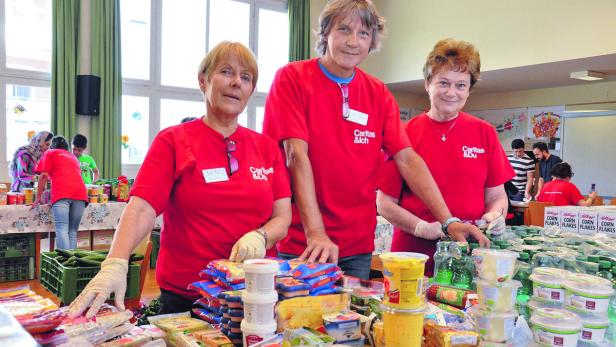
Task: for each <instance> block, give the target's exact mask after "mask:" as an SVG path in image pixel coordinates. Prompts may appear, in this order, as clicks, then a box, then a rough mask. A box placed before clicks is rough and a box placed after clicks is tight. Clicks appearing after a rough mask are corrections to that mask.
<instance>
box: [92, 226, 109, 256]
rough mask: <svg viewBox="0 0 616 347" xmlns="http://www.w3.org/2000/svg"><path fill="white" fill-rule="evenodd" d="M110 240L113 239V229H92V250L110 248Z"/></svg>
mask: <svg viewBox="0 0 616 347" xmlns="http://www.w3.org/2000/svg"><path fill="white" fill-rule="evenodd" d="M111 240H113V230H94V231H92V250H94V251H99V250H108V249H109V248H111Z"/></svg>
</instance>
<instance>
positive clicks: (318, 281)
mask: <svg viewBox="0 0 616 347" xmlns="http://www.w3.org/2000/svg"><path fill="white" fill-rule="evenodd" d="M341 276H342V271H336V272H331V273H328V274H326V275H321V276H319V277H314V278H308V279H305V280H304V282H306V283H307V284H308V285H310V288H312V289H316V288H319V287H322V286H324V285H326V284H329V283H334V282H336V281H337V280H338V279H339V278H340V277H341Z"/></svg>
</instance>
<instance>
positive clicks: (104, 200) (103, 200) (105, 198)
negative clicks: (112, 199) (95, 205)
mask: <svg viewBox="0 0 616 347" xmlns="http://www.w3.org/2000/svg"><path fill="white" fill-rule="evenodd" d="M98 200H99V201H98V202H100V203H101V204H106V203H108V202H109V197H108V196H107V194H101V195H99V196H98Z"/></svg>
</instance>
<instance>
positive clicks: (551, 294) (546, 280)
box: [529, 267, 571, 303]
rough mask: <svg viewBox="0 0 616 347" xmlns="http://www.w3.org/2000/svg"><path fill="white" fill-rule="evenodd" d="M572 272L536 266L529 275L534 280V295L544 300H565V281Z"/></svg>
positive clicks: (561, 301)
mask: <svg viewBox="0 0 616 347" xmlns="http://www.w3.org/2000/svg"><path fill="white" fill-rule="evenodd" d="M570 274H571V273H570V272H569V271H567V270H563V269H556V268H551V267H538V268H535V269H534V270H533V273H532V274H531V275H530V277H529V278H530V280H531V281H533V296H534V297H535V298H537V299H539V300H543V301H552V302H560V303H563V302H565V289H564V287H563V281H564V280H565V279H566V278H567V276H569V275H570Z"/></svg>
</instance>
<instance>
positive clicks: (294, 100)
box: [263, 0, 480, 278]
mask: <svg viewBox="0 0 616 347" xmlns="http://www.w3.org/2000/svg"><path fill="white" fill-rule="evenodd" d="M384 25H385V21H384V19H383V18H382V17H381V16H380V15H379V14H378V12H377V10H376V7H375V6H374V4H373V3H372V1H369V0H334V1H329V2H328V3H327V5H326V6H325V8H324V9H323V12H322V13H321V15H320V17H319V33H318V35H319V38H318V40H317V47H316V49H317V52H318V53H319V56H320V57H319V58H316V59H310V60H305V61H299V62H293V63H289V64H287V65H286V66H284V67H283V68H281V69H280V70H278V72H277V73H276V76H275V78H274V81H273V83H272V87H271V89H270V93H269V94H268V97H267V101H266V104H265V119H264V125H263V132H264V134H267V135H269V136H271V137H273V138H274V139H275V140H276V141H278V142H279V143H280V146H281V147H282V148H283V150H284V153H285V155H286V162H287V166H288V167H289V171H290V174H291V182H292V189H293V199H294V204H293V219H292V223H291V227H290V228H289V236H288V237H287V238H286V239H285V240H283V241H281V242H280V243H279V245H278V251H279V256H280V257H283V258H294V257H297V256H300V259H302V260H308V261H310V262H312V261H318V262H334V263H338V265H339V266H340V267H341V268H342V270H344V272H345V273H346V274H349V275H351V276H357V277H361V278H368V276H369V273H370V263H371V259H372V251H373V250H374V230H375V227H376V201H375V197H376V196H375V193H374V192H375V190H376V183H377V179H378V168H379V165H380V163H381V161H382V153H381V149H384V150H385V152H386V153H387V154H388V155H390V156H393V158H394V161H395V163H396V165H397V166H398V168H399V169H400V172H401V173H402V176H403V177H404V178H405V180H406V181H407V182H408V183H409V186H411V187H412V188H413V190H414V191H415V192H416V193H417V195H418V196H420V197H421V199H422V200H424V201H425V202H426V205H427V206H429V207H430V210H431V211H434V214H435V217H436V219H437V220H439V221H441V222H446V223H447V224H448V225H449V227H448V230H449V233H450V234H451V235H452V236H454V237H456V238H457V239H464V235H466V234H468V233H470V232H473V231H476V232H477V233H478V234H480V231H479V230H478V229H476V228H474V227H472V226H469V225H464V224H462V223H458V222H456V221H457V220H458V221H459V219H455V218H453V217H452V215H451V213H449V210H448V209H447V206H446V205H445V204H444V202H443V199H442V196H441V195H440V193H439V191H438V189H437V187H436V185H435V183H434V180H433V179H432V177H431V176H430V172H429V171H428V169H427V167H426V165H425V163H424V162H423V160H422V159H421V158H420V157H419V156H418V155H417V154H416V153H415V152H414V151H413V149H412V148H411V147H410V146H409V141H408V138H407V137H406V135H405V134H404V133H403V132H402V129H401V125H400V111H399V109H398V105H397V104H396V101H395V99H394V97H393V96H392V94H391V93H390V92H389V90H388V89H387V86H385V84H383V82H381V81H379V80H378V79H376V78H375V77H373V76H371V75H369V74H367V73H365V72H364V71H362V70H361V69H359V68H358V67H357V66H358V65H359V64H361V63H362V62H363V61H364V60H365V59H366V57H367V56H368V54H369V53H370V52H371V51H375V50H377V49H378V47H379V46H380V43H381V36H382V34H383V30H384Z"/></svg>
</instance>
